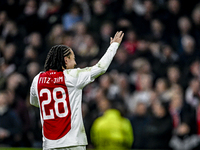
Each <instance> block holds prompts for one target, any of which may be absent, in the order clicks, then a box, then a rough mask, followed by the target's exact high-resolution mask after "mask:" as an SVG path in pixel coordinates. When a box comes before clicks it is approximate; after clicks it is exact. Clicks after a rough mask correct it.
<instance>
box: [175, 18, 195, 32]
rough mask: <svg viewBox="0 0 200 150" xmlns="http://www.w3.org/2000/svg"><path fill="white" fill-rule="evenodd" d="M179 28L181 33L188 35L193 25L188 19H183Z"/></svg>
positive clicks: (179, 22)
mask: <svg viewBox="0 0 200 150" xmlns="http://www.w3.org/2000/svg"><path fill="white" fill-rule="evenodd" d="M178 27H179V29H180V31H181V33H183V34H186V33H188V32H189V31H190V29H191V27H192V25H191V22H190V20H189V18H188V17H181V18H180V19H179V20H178Z"/></svg>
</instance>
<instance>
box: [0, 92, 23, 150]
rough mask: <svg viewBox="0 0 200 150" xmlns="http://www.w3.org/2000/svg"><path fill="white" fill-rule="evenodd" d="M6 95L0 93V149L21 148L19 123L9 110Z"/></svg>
mask: <svg viewBox="0 0 200 150" xmlns="http://www.w3.org/2000/svg"><path fill="white" fill-rule="evenodd" d="M7 99H8V95H7V93H6V92H5V91H1V92H0V147H10V146H21V145H20V140H21V138H22V134H21V130H22V128H21V122H20V119H19V118H18V116H17V115H16V113H15V112H14V111H13V110H12V109H10V108H9V106H8V103H7Z"/></svg>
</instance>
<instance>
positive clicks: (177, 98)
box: [170, 93, 183, 109]
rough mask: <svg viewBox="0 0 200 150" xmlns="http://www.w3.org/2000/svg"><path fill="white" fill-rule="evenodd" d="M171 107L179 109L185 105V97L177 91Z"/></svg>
mask: <svg viewBox="0 0 200 150" xmlns="http://www.w3.org/2000/svg"><path fill="white" fill-rule="evenodd" d="M170 105H171V107H172V108H174V109H179V108H181V107H182V105H183V97H182V95H181V94H178V93H175V94H173V96H172V98H171V103H170Z"/></svg>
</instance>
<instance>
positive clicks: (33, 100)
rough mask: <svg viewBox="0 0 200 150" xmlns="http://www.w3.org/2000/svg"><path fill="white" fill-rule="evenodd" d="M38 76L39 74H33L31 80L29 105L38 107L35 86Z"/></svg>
mask: <svg viewBox="0 0 200 150" xmlns="http://www.w3.org/2000/svg"><path fill="white" fill-rule="evenodd" d="M38 77H39V74H38V75H37V76H35V78H34V79H33V82H32V84H31V88H30V103H31V105H34V106H36V107H39V103H38V97H37V87H36V86H37V82H38Z"/></svg>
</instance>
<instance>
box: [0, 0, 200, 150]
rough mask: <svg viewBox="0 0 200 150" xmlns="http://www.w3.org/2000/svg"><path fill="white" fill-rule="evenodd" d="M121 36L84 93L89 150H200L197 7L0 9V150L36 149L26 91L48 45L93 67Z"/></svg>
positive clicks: (47, 4) (59, 0) (118, 4)
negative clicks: (64, 49)
mask: <svg viewBox="0 0 200 150" xmlns="http://www.w3.org/2000/svg"><path fill="white" fill-rule="evenodd" d="M119 30H122V31H123V32H124V33H125V37H124V39H123V41H122V43H121V45H120V47H119V49H118V52H117V54H116V56H115V57H114V60H113V62H112V63H111V65H110V67H109V69H108V71H107V73H105V74H104V75H102V76H100V77H99V78H97V79H96V80H95V82H93V83H91V84H89V85H88V86H86V87H85V88H84V91H83V104H82V112H83V120H84V124H85V130H86V133H87V136H88V143H89V145H88V148H99V149H102V148H103V147H107V148H108V149H109V148H110V149H111V148H112V149H113V148H116V147H118V148H120V149H126V148H129V149H130V148H132V149H156V148H157V149H175V150H189V149H193V150H195V149H200V40H199V39H200V1H199V0H192V1H191V2H188V1H185V0H0V146H4V147H5V146H12V147H41V146H42V131H41V124H40V118H39V117H40V116H39V109H38V108H36V107H33V106H31V105H30V103H29V88H30V84H31V82H32V80H33V78H34V76H35V75H36V74H38V73H39V72H40V71H42V70H43V65H44V62H45V59H46V55H47V53H48V51H49V49H50V48H51V47H52V46H53V45H57V44H63V45H67V46H69V47H71V48H72V49H73V51H74V53H75V56H76V61H77V64H78V65H77V67H80V68H83V67H87V66H92V65H94V64H95V63H96V62H97V61H98V60H99V59H100V58H101V57H102V55H103V54H104V53H105V51H106V50H107V48H108V46H109V45H110V37H112V36H113V35H114V33H115V32H116V31H119ZM133 141H134V142H133ZM132 143H133V144H132Z"/></svg>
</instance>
